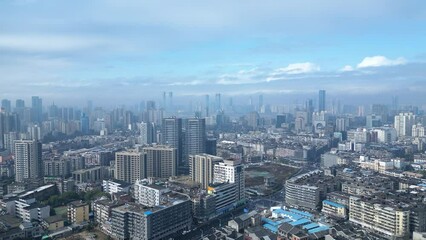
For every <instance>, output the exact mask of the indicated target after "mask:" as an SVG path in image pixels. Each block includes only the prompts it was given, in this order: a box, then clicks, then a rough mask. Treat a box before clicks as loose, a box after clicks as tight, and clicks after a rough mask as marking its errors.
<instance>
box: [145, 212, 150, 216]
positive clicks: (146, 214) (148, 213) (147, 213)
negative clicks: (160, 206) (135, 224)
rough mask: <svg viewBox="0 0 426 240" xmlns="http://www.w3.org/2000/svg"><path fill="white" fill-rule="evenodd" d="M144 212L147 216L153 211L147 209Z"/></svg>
mask: <svg viewBox="0 0 426 240" xmlns="http://www.w3.org/2000/svg"><path fill="white" fill-rule="evenodd" d="M144 214H145V216H149V215H151V214H152V212H151V211H146V212H144Z"/></svg>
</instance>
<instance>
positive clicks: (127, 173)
mask: <svg viewBox="0 0 426 240" xmlns="http://www.w3.org/2000/svg"><path fill="white" fill-rule="evenodd" d="M114 174H115V179H118V180H121V181H125V182H128V183H131V184H133V183H135V182H136V180H138V179H143V178H146V158H145V155H144V154H143V153H140V152H129V151H126V152H117V153H115V172H114Z"/></svg>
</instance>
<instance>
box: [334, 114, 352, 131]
mask: <svg viewBox="0 0 426 240" xmlns="http://www.w3.org/2000/svg"><path fill="white" fill-rule="evenodd" d="M348 127H349V119H348V118H343V117H342V118H337V119H336V132H345V131H346V130H347V129H348Z"/></svg>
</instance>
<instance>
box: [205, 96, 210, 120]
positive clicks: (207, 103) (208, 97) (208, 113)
mask: <svg viewBox="0 0 426 240" xmlns="http://www.w3.org/2000/svg"><path fill="white" fill-rule="evenodd" d="M205 98H206V99H205V100H206V102H205V106H204V108H205V114H206V117H209V116H210V112H209V109H210V96H209V95H206V97H205Z"/></svg>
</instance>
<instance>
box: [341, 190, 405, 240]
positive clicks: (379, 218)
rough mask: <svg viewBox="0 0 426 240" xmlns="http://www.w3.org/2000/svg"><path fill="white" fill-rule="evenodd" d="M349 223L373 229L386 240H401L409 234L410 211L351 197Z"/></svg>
mask: <svg viewBox="0 0 426 240" xmlns="http://www.w3.org/2000/svg"><path fill="white" fill-rule="evenodd" d="M349 221H351V222H353V223H356V224H359V225H361V226H363V227H366V228H371V229H374V230H375V231H377V232H380V233H382V234H384V235H385V236H387V237H388V238H393V237H401V238H403V237H407V236H408V234H409V227H410V211H409V210H408V209H404V208H401V207H398V206H387V205H382V204H380V203H378V202H375V201H373V200H367V199H362V198H359V197H355V196H351V197H350V200H349Z"/></svg>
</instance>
